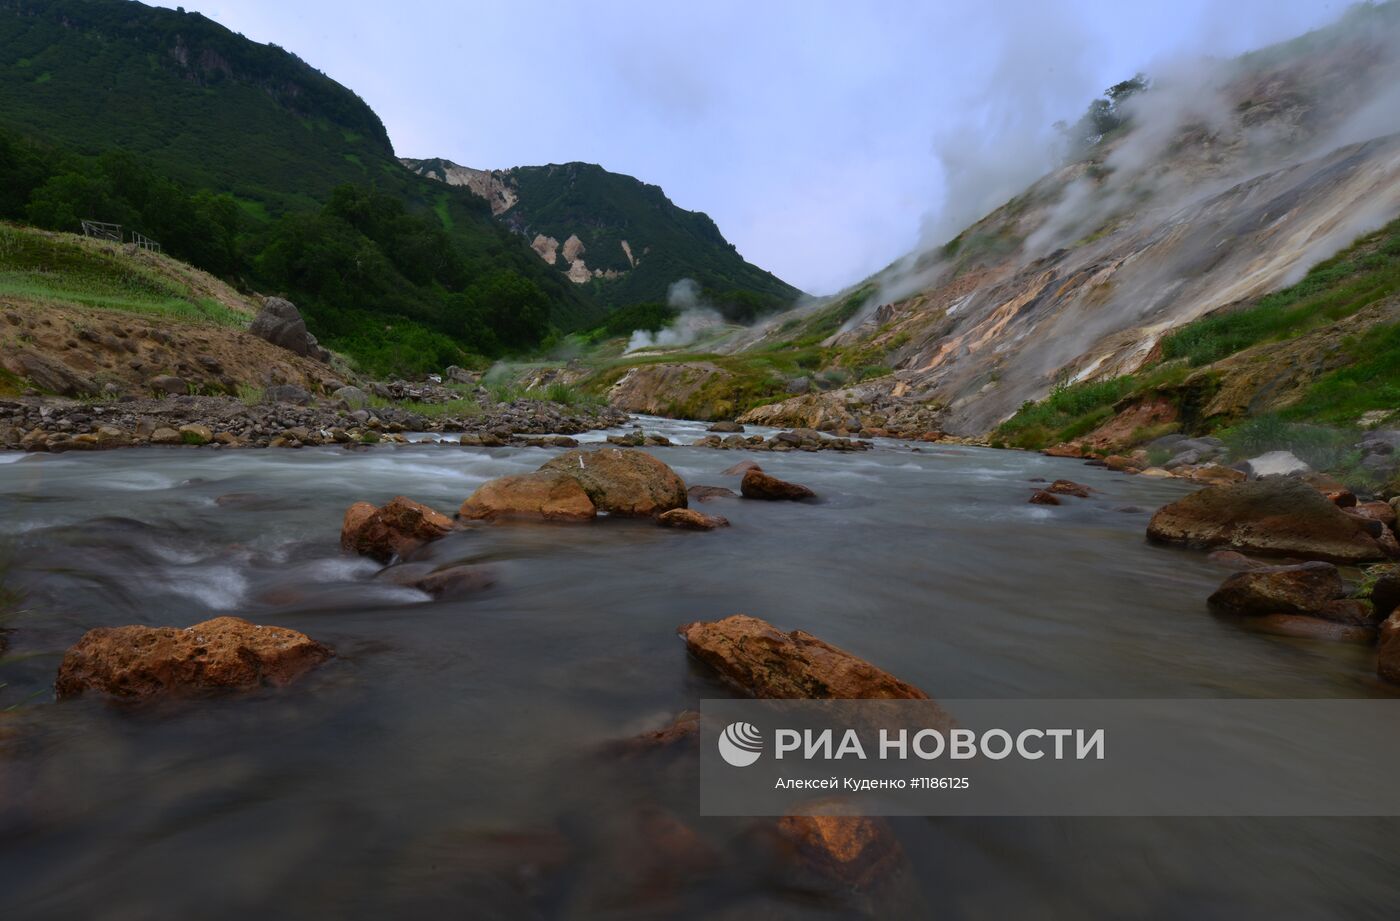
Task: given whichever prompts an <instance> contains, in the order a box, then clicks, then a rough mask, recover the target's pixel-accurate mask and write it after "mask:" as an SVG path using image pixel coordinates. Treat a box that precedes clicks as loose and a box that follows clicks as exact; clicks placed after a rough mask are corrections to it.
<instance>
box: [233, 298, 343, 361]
mask: <svg viewBox="0 0 1400 921" xmlns="http://www.w3.org/2000/svg"><path fill="white" fill-rule="evenodd" d="M248 332H250V333H252V334H253V335H254V336H257V337H258V338H259V339H265V340H267V341H268V342H271V343H272V344H273V345H276V346H280V347H281V348H284V349H286V350H287V351H289V352H295V353H296V354H298V355H305V356H306V357H307V358H314V359H316V360H317V361H328V360H329V359H330V353H329V352H327V351H326V350H325V349H323V348H321V346H320V344H319V343H318V342H317V341H316V337H315V336H313V335H311V333H309V332H307V329H306V321H305V320H303V319H302V318H301V311H299V310H297V307H296V305H295V304H293V303H292V302H291V301H287V300H283V299H282V298H280V297H269V298H267V299H266V300H265V301H263V305H262V309H261V310H259V311H258V315H257V316H256V317H254V318H253V325H252V326H250V327H248Z"/></svg>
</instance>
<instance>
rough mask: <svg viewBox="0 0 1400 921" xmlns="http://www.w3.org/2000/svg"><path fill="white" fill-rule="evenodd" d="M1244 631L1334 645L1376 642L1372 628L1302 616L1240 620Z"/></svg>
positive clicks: (1278, 615)
mask: <svg viewBox="0 0 1400 921" xmlns="http://www.w3.org/2000/svg"><path fill="white" fill-rule="evenodd" d="M1241 624H1242V625H1243V626H1244V628H1245V629H1246V630H1249V631H1251V632H1253V633H1266V634H1269V635H1270V636H1290V637H1294V638H1295V639H1303V640H1330V641H1333V642H1338V643H1360V644H1363V645H1367V646H1369V645H1370V644H1371V643H1374V642H1375V641H1376V628H1375V627H1372V626H1368V625H1362V624H1344V623H1338V622H1337V621H1335V620H1322V619H1320V618H1317V617H1308V616H1306V615H1303V614H1265V615H1263V616H1261V617H1250V618H1248V619H1246V620H1243V621H1241Z"/></svg>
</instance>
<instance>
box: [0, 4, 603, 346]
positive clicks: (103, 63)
mask: <svg viewBox="0 0 1400 921" xmlns="http://www.w3.org/2000/svg"><path fill="white" fill-rule="evenodd" d="M0 52H3V53H2V54H0V62H3V63H0V128H3V129H4V130H6V131H7V132H9V133H10V135H11V137H10V139H9V141H8V142H7V143H6V147H7V150H6V151H3V152H0V167H3V166H9V167H10V168H11V169H10V170H9V172H8V174H7V175H6V176H5V177H3V178H5V179H7V180H10V181H9V182H7V184H6V187H5V188H4V189H3V191H0V209H3V210H0V217H5V218H11V219H19V220H27V221H31V222H32V223H35V224H37V225H39V226H43V227H49V228H52V229H56V230H70V231H71V230H76V229H77V227H76V226H75V221H76V219H77V218H94V219H98V220H106V221H112V222H117V223H123V224H126V225H128V227H129V229H132V230H139V231H141V232H142V233H146V234H148V235H150V236H154V237H156V238H157V239H159V240H160V241H161V242H162V243H163V244H164V245H165V246H166V247H167V249H170V250H172V251H175V252H177V254H178V255H181V256H183V257H184V258H187V259H189V260H191V261H193V262H194V263H195V264H197V265H200V266H201V267H203V268H207V269H209V270H211V271H214V272H216V273H218V274H220V275H223V276H225V277H230V278H237V279H239V280H240V281H241V282H242V283H244V284H247V285H257V286H259V287H260V288H261V289H262V290H265V291H275V292H278V293H285V294H287V295H288V296H290V297H292V298H293V299H294V300H297V301H298V302H299V303H302V304H303V305H304V306H305V307H306V312H307V314H308V321H309V323H310V325H311V326H312V328H313V330H314V331H315V332H316V333H317V334H318V335H320V336H323V337H324V338H325V339H326V340H327V341H328V342H331V343H332V345H333V346H336V345H338V346H339V347H341V348H344V349H345V350H347V351H349V352H350V353H351V354H352V355H356V356H357V357H359V358H361V359H362V360H363V361H364V362H365V364H366V365H367V366H368V367H369V368H370V369H371V370H376V371H384V372H386V373H387V372H390V371H395V370H402V371H414V370H427V369H428V367H427V365H424V366H423V367H416V366H414V364H413V361H412V360H411V359H412V357H413V355H414V354H415V353H417V352H418V351H419V350H420V346H422V345H423V344H424V342H425V341H426V338H431V337H440V338H441V339H442V340H443V343H442V344H441V346H442V347H439V348H434V349H431V350H430V351H431V352H432V353H433V355H434V357H433V358H432V359H431V361H432V362H436V361H437V358H438V357H441V356H443V355H445V354H447V353H448V352H455V353H456V354H461V353H462V352H463V351H468V352H480V353H487V354H490V353H492V352H493V351H500V350H504V349H509V348H512V347H529V346H531V345H533V344H535V343H537V342H538V341H539V340H540V339H541V338H543V337H544V336H545V335H547V334H548V333H549V330H550V328H551V327H554V328H559V329H571V328H575V327H578V326H582V325H589V324H592V323H594V322H596V321H597V319H598V318H599V317H600V316H601V312H602V311H601V310H600V309H599V308H597V307H595V306H594V305H592V304H590V303H589V302H588V301H587V300H586V299H584V298H583V297H581V296H580V294H579V292H578V291H577V290H575V289H574V288H573V286H572V285H570V284H569V283H568V282H567V281H566V280H564V279H562V278H560V277H559V276H558V274H557V273H555V272H552V271H548V270H547V269H548V267H547V266H544V265H543V263H542V262H541V260H540V259H539V258H538V257H537V256H536V255H535V254H534V253H533V252H531V251H530V249H529V247H528V245H527V243H526V242H525V241H523V240H522V239H521V238H520V237H519V236H518V235H516V234H512V233H510V232H509V231H507V230H506V229H505V228H503V227H501V226H500V225H499V224H498V223H496V222H495V221H493V220H492V219H491V215H490V210H489V208H488V207H487V206H486V204H485V203H484V202H483V201H482V200H481V199H480V198H478V197H477V196H475V195H473V194H471V193H469V192H467V191H466V190H463V189H454V188H449V187H445V186H443V185H441V184H438V183H434V182H431V181H430V180H427V179H424V178H421V177H418V176H415V175H413V174H411V173H409V172H408V171H407V170H404V169H403V168H402V166H401V165H400V164H399V163H398V162H397V161H396V160H395V159H394V156H393V149H392V147H391V145H390V143H389V139H388V137H387V135H386V134H385V132H384V128H383V125H382V124H381V122H380V120H379V118H378V117H377V116H376V115H375V114H374V112H373V111H371V110H370V109H369V107H368V106H366V105H365V104H364V102H363V101H362V100H360V98H359V97H358V96H356V95H355V94H354V93H353V92H351V91H350V90H348V89H346V88H345V87H343V86H341V85H340V84H338V83H336V82H335V81H333V80H331V79H330V78H329V77H326V76H325V75H324V74H321V73H319V72H318V71H316V70H314V69H313V68H311V67H310V66H308V65H307V64H306V63H305V62H303V61H301V60H300V59H299V58H297V57H296V56H294V55H292V54H290V53H288V52H286V51H283V50H282V49H280V48H277V47H276V46H273V45H259V44H257V43H255V42H251V41H249V40H247V39H245V38H243V37H242V36H239V35H236V34H234V33H233V32H230V31H229V30H227V29H225V28H224V27H222V26H220V25H218V24H217V23H215V22H213V21H211V20H209V19H207V18H205V17H202V16H200V15H198V14H195V13H182V12H177V11H173V10H166V9H155V8H151V7H147V6H145V5H143V4H140V3H137V2H131V0H0ZM112 151H120V152H122V153H123V154H124V155H126V156H127V158H128V159H127V161H125V162H123V163H117V162H115V161H113V160H111V159H110V156H105V157H104V155H108V154H110V152H112ZM7 157H8V160H7V159H6V158H7ZM16 170H19V172H16ZM133 175H134V176H137V177H138V179H139V181H136V182H124V181H123V177H125V176H133ZM133 185H140V186H143V187H144V188H145V189H150V188H154V187H156V186H159V187H160V188H161V189H163V190H165V191H164V192H162V195H163V196H164V197H165V198H166V199H171V200H174V199H181V198H183V199H186V200H189V201H196V200H198V201H199V202H200V204H198V205H197V206H195V207H193V208H192V209H186V210H189V211H191V213H193V214H194V215H195V218H196V219H191V220H185V221H183V223H181V222H180V221H174V220H170V219H168V217H169V215H168V213H167V212H168V211H169V209H168V208H165V207H163V204H162V203H160V202H155V201H152V200H150V198H151V196H150V195H146V194H144V193H143V194H141V195H133V194H126V193H127V192H129V191H130V188H131V187H132V186H133ZM347 186H350V187H353V188H354V189H356V190H358V191H357V192H355V193H354V194H355V196H356V197H358V199H359V200H361V201H362V202H369V203H370V205H368V206H367V207H362V208H360V209H359V211H358V212H357V214H356V215H351V214H348V213H347V212H346V211H345V209H344V208H343V207H341V208H337V207H336V203H335V201H334V200H333V199H334V193H335V191H336V190H337V189H343V188H345V187H347ZM172 189H173V190H175V191H174V192H170V191H169V190H172ZM218 195H227V196H228V197H227V199H225V200H223V201H220V202H217V203H214V202H213V199H214V198H215V197H216V196H218ZM201 196H203V198H202V199H201ZM134 197H137V198H143V200H142V201H134V200H133V198H134ZM157 197H160V196H157ZM343 203H344V200H343V198H342V200H341V204H343ZM410 222H412V226H409V225H410ZM371 225H372V226H371ZM429 225H431V227H430V226H429ZM211 238H217V239H219V240H221V241H222V243H221V245H220V247H219V252H204V251H200V250H201V244H202V243H203V242H205V241H206V239H211ZM427 246H434V247H439V248H440V251H439V252H438V253H436V254H433V255H432V257H431V258H436V260H437V261H438V262H439V263H441V265H437V266H434V267H432V268H431V269H426V270H425V269H423V268H422V267H423V264H424V263H425V261H428V259H426V258H425V254H424V253H423V252H422V250H423V249H424V247H427ZM203 248H204V249H206V250H207V249H211V247H208V246H204V247H203ZM270 252H272V253H273V255H271V256H269V253H270ZM366 260H368V261H369V262H371V263H373V264H374V265H376V266H377V267H380V268H387V269H389V270H391V271H388V272H387V274H385V275H382V276H377V277H376V278H375V279H374V281H375V282H376V284H375V285H374V286H373V288H372V289H371V290H370V291H367V292H366V291H361V290H359V289H351V288H350V286H349V285H348V283H347V280H346V278H345V274H344V272H343V271H340V269H341V268H343V266H344V264H346V263H347V262H349V263H351V264H354V265H364V264H366ZM412 265H417V266H418V268H417V269H414V268H412V267H411V266H412ZM519 285H523V286H528V287H529V289H530V291H529V292H528V296H527V297H526V298H525V299H526V300H528V301H531V302H542V303H543V304H544V305H545V308H544V309H545V313H546V316H545V318H544V322H542V323H537V322H532V323H531V324H530V326H531V329H530V331H529V335H527V336H524V337H522V336H520V335H518V334H517V333H518V330H503V329H497V328H495V327H494V325H493V320H492V317H493V316H499V315H508V314H510V313H511V310H510V307H511V304H512V303H514V301H518V300H519V298H514V300H512V298H505V299H501V298H497V299H496V300H495V301H494V302H492V303H490V304H486V303H485V301H487V300H489V299H490V298H491V296H492V295H491V294H490V292H500V291H503V290H506V289H509V288H512V287H513V286H519ZM473 286H475V288H476V290H475V291H474V292H473V291H471V290H469V289H472V288H473ZM532 319H537V318H532ZM498 333H502V335H498ZM425 337H426V338H425ZM386 338H387V339H388V340H395V341H396V342H395V343H391V344H394V348H392V349H391V350H390V352H392V354H390V353H388V352H385V351H384V350H383V349H379V348H378V345H379V344H380V343H381V340H384V339H386ZM337 340H339V342H337ZM449 345H450V346H451V347H450V348H449V347H448V346H449ZM395 356H398V357H395ZM404 359H410V361H409V364H408V365H403V360H404ZM425 360H426V359H425ZM420 364H421V362H420Z"/></svg>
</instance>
